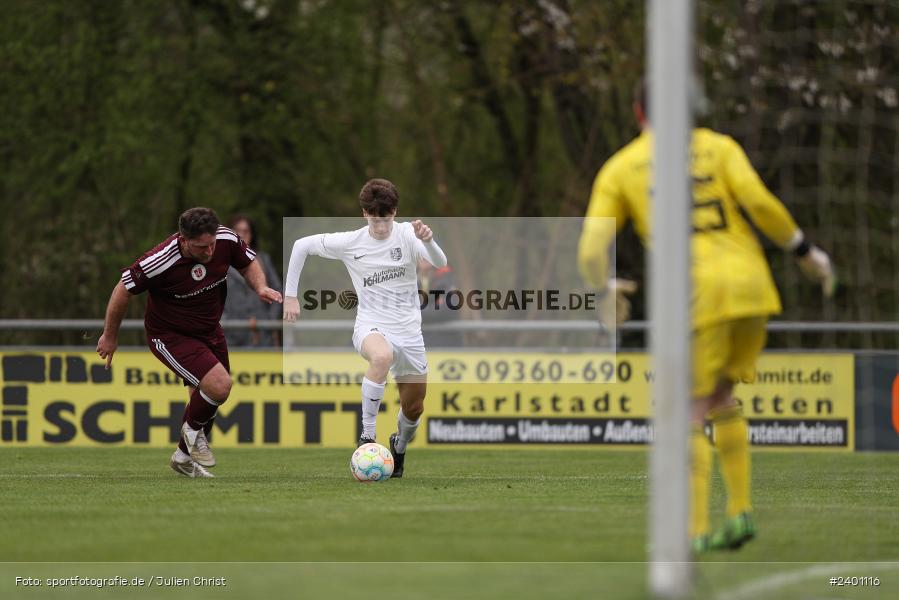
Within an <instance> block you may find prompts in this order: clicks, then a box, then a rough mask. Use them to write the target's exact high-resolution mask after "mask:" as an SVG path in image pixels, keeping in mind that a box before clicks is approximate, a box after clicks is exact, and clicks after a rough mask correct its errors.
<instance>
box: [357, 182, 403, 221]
mask: <svg viewBox="0 0 899 600" xmlns="http://www.w3.org/2000/svg"><path fill="white" fill-rule="evenodd" d="M399 203H400V194H399V192H397V191H396V186H395V185H393V184H392V183H390V182H389V181H387V180H386V179H369V180H368V181H367V182H366V183H365V185H363V186H362V191H361V192H359V205H360V206H361V207H362V210H364V211H365V213H366V214H369V215H372V216H374V217H386V216H388V215H392V214H393V213H394V212H396V207H397V205H398V204H399Z"/></svg>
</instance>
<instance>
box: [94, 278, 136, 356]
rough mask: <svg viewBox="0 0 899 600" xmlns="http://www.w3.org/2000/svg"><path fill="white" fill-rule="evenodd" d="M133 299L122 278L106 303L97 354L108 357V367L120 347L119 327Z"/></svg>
mask: <svg viewBox="0 0 899 600" xmlns="http://www.w3.org/2000/svg"><path fill="white" fill-rule="evenodd" d="M130 301H131V294H129V293H128V290H126V289H125V284H123V283H122V282H121V280H120V281H119V282H118V283H117V284H116V286H115V287H114V288H113V289H112V295H111V296H110V297H109V304H107V305H106V320H105V321H104V324H103V335H101V336H100V340H99V341H98V342H97V354H99V355H100V358H104V359H106V368H107V369H109V367H110V365H112V355H113V354H115V351H116V349H118V347H119V327H121V326H122V319H124V318H125V313H126V312H127V311H128V303H129V302H130Z"/></svg>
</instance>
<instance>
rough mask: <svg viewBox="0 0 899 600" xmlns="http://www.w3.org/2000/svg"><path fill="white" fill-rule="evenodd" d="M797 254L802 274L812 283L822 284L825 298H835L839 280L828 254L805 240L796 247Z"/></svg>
mask: <svg viewBox="0 0 899 600" xmlns="http://www.w3.org/2000/svg"><path fill="white" fill-rule="evenodd" d="M795 252H796V256H797V257H798V260H799V270H800V271H802V274H803V275H805V276H806V278H808V279H810V280H811V281H819V282H821V291H822V293H823V294H824V297H825V298H830V297H831V296H833V293H834V290H835V289H836V287H837V278H836V276H835V275H834V272H833V265H832V264H831V262H830V257H829V256H827V253H826V252H824V250H822V249H821V248H818V247H817V246H815V245H814V244H810V243H809V242H806V241H805V240H803V241H802V243H800V244H799V246H797V247H796V250H795Z"/></svg>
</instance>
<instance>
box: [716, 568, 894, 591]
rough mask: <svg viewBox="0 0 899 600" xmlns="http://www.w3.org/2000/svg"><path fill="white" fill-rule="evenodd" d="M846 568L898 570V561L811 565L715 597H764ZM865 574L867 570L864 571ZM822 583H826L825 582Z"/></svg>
mask: <svg viewBox="0 0 899 600" xmlns="http://www.w3.org/2000/svg"><path fill="white" fill-rule="evenodd" d="M848 569H852V570H853V572H857V571H858V570H859V569H866V570H874V571H894V570H899V561H893V562H858V563H857V562H850V563H830V564H820V565H813V566H811V567H806V568H804V569H800V570H798V571H786V572H783V573H777V574H776V575H771V576H768V577H763V578H761V579H756V580H754V581H750V582H749V583H744V584H743V585H740V586H738V587H735V588H733V589H732V590H727V591H724V592H721V593H719V594H717V595H716V596H715V597H716V598H719V599H721V600H725V599H727V600H741V599H742V598H764V597H765V596H764V594H765V592H773V591H774V590H777V589H779V588H782V587H786V586H788V585H793V584H795V583H799V582H800V581H804V580H806V579H811V578H813V577H821V578H822V581H824V579H825V578H830V577H836V576H839V574H840V573H846V572H847V570H848ZM865 574H867V572H866V573H865ZM822 585H828V584H827V582H824V583H822Z"/></svg>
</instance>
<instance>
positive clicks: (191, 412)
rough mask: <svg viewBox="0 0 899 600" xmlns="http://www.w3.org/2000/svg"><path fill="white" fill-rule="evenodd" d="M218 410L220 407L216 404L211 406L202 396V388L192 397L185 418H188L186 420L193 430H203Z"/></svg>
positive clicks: (196, 390)
mask: <svg viewBox="0 0 899 600" xmlns="http://www.w3.org/2000/svg"><path fill="white" fill-rule="evenodd" d="M218 409H219V407H218V406H217V405H215V404H210V403H209V401H207V400H206V398H204V397H203V396H202V395H201V394H200V388H197V389H195V390H194V392H193V393H192V394H191V395H190V403H188V405H187V410H186V411H185V412H186V415H185V416H186V417H187V418H186V419H185V420H186V421H187V424H188V425H190V427H191V428H192V429H203V426H204V425H206V424H207V423H209V422H210V421H212V419H213V418H214V417H215V412H216V411H217V410H218Z"/></svg>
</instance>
